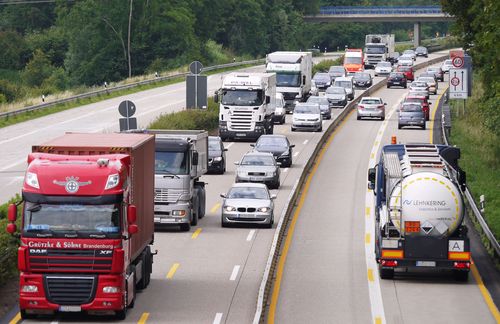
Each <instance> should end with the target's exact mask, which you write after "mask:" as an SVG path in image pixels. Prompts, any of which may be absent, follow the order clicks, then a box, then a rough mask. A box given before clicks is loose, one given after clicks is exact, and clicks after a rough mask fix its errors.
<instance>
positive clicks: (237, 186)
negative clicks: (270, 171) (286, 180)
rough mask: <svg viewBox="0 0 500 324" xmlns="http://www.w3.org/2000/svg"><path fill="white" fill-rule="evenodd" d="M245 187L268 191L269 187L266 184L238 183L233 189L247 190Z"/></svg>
mask: <svg viewBox="0 0 500 324" xmlns="http://www.w3.org/2000/svg"><path fill="white" fill-rule="evenodd" d="M245 187H251V188H265V189H267V186H266V185H265V184H263V183H255V182H238V183H233V185H232V186H231V188H245Z"/></svg>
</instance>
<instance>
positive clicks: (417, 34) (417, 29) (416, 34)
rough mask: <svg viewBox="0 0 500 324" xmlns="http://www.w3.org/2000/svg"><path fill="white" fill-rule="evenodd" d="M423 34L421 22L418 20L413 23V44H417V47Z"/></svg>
mask: <svg viewBox="0 0 500 324" xmlns="http://www.w3.org/2000/svg"><path fill="white" fill-rule="evenodd" d="M421 34H422V26H420V22H416V23H415V24H414V25H413V45H414V46H415V48H417V47H418V46H420V40H421Z"/></svg>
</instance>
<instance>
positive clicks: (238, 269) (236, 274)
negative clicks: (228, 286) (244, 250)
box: [229, 265, 240, 281]
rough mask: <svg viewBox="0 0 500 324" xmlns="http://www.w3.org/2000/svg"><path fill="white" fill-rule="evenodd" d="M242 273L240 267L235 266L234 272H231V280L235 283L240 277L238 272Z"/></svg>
mask: <svg viewBox="0 0 500 324" xmlns="http://www.w3.org/2000/svg"><path fill="white" fill-rule="evenodd" d="M239 271H240V266H239V265H235V266H234V268H233V272H231V277H229V280H231V281H235V280H236V277H238V272H239Z"/></svg>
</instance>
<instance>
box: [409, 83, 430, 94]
mask: <svg viewBox="0 0 500 324" xmlns="http://www.w3.org/2000/svg"><path fill="white" fill-rule="evenodd" d="M410 91H422V92H423V91H429V86H428V85H427V82H425V81H413V82H412V83H411V84H410Z"/></svg>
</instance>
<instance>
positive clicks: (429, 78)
mask: <svg viewBox="0 0 500 324" xmlns="http://www.w3.org/2000/svg"><path fill="white" fill-rule="evenodd" d="M418 81H420V82H430V83H434V82H435V80H434V78H433V77H421V78H418Z"/></svg>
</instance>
